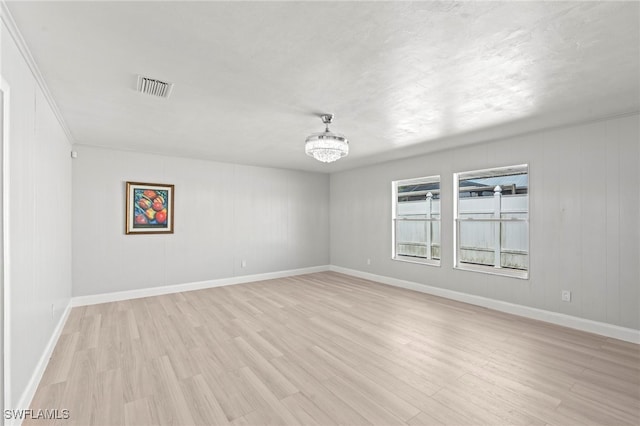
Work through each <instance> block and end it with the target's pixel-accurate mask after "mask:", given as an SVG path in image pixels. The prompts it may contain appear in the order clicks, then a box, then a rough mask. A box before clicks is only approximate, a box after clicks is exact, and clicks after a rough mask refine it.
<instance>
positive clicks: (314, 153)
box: [304, 114, 349, 163]
mask: <svg viewBox="0 0 640 426" xmlns="http://www.w3.org/2000/svg"><path fill="white" fill-rule="evenodd" d="M320 118H321V119H322V122H323V123H324V124H325V126H326V129H325V131H324V132H320V133H313V134H311V135H310V136H309V137H308V138H307V140H306V142H305V144H304V152H306V153H307V155H308V156H310V157H313V158H315V159H316V160H318V161H322V162H323V163H331V162H333V161H336V160H339V159H340V158H342V157H344V156H346V155H347V154H349V141H348V140H347V138H345V137H344V136H343V135H340V134H338V133H333V132H330V131H329V124H331V122H332V121H333V114H322V115H321V116H320Z"/></svg>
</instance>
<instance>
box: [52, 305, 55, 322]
mask: <svg viewBox="0 0 640 426" xmlns="http://www.w3.org/2000/svg"><path fill="white" fill-rule="evenodd" d="M54 313H55V308H54V306H53V303H52V304H51V319H53V317H54Z"/></svg>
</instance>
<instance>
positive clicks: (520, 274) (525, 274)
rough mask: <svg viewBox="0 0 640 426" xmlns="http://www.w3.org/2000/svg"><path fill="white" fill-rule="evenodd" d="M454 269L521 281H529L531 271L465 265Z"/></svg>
mask: <svg viewBox="0 0 640 426" xmlns="http://www.w3.org/2000/svg"><path fill="white" fill-rule="evenodd" d="M453 269H459V270H461V271H469V272H480V273H482V274H489V275H500V276H503V277H510V278H517V279H520V280H528V279H529V271H522V270H519V269H509V268H494V267H493V266H487V265H474V264H467V263H465V264H464V265H463V266H460V265H458V266H454V268H453Z"/></svg>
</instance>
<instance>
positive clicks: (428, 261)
mask: <svg viewBox="0 0 640 426" xmlns="http://www.w3.org/2000/svg"><path fill="white" fill-rule="evenodd" d="M435 182H437V183H438V184H440V185H441V184H442V179H441V178H440V175H432V176H424V177H419V178H412V179H401V180H396V181H393V182H391V197H392V198H391V200H392V203H391V259H393V260H397V261H401V262H408V263H419V264H422V265H429V266H438V267H439V266H440V261H441V259H442V237H441V238H440V240H441V241H440V259H432V258H420V257H413V256H403V255H398V254H397V243H396V227H397V223H398V221H399V220H408V221H421V222H437V223H439V224H440V234H441V235H442V224H441V219H442V211H441V212H440V214H439V215H438V218H431V217H426V218H420V219H402V218H398V208H397V207H398V186H404V185H411V184H419V183H435ZM440 191H442V187H441V188H440ZM440 194H441V192H440ZM440 207H441V209H442V197H440ZM429 235H430V234H429ZM427 253H429V256H430V253H431V251H430V250H428V251H427Z"/></svg>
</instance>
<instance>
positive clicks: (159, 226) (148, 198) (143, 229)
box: [125, 182, 174, 234]
mask: <svg viewBox="0 0 640 426" xmlns="http://www.w3.org/2000/svg"><path fill="white" fill-rule="evenodd" d="M173 197H174V191H173V185H164V184H161V183H142V182H127V203H126V204H127V209H126V213H125V214H126V229H125V234H173Z"/></svg>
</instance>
